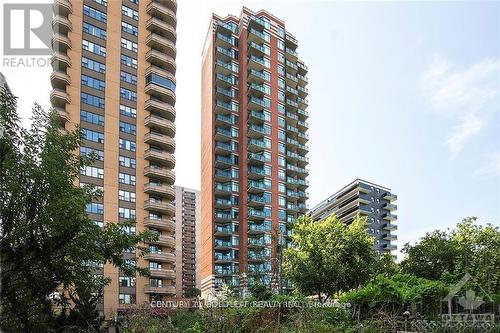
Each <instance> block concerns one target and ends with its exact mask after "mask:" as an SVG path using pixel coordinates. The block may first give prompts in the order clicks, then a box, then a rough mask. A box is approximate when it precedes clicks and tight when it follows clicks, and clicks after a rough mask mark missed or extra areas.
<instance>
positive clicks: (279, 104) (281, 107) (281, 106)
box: [278, 103, 285, 114]
mask: <svg viewBox="0 0 500 333" xmlns="http://www.w3.org/2000/svg"><path fill="white" fill-rule="evenodd" d="M278 112H279V113H281V114H285V106H284V105H283V104H281V103H278Z"/></svg>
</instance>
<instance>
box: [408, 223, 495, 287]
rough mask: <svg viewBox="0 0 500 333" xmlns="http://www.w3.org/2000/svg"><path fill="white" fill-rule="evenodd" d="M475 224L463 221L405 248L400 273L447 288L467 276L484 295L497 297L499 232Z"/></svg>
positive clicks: (428, 235) (429, 234)
mask: <svg viewBox="0 0 500 333" xmlns="http://www.w3.org/2000/svg"><path fill="white" fill-rule="evenodd" d="M476 222H477V219H476V218H475V217H469V218H465V219H463V220H462V221H461V222H460V223H458V224H457V226H456V228H455V229H451V230H447V231H439V230H437V231H434V232H432V233H428V234H426V235H425V236H424V237H422V238H421V239H420V241H419V242H418V243H417V244H415V245H410V244H405V246H404V247H403V253H404V254H405V258H404V260H403V261H402V262H401V269H402V271H403V272H404V273H408V274H413V275H416V276H419V277H423V278H426V279H430V280H442V281H444V282H446V283H448V284H451V283H455V282H457V281H458V280H460V279H461V278H462V277H463V276H464V275H465V274H466V273H469V274H471V275H472V277H473V278H474V280H475V282H476V283H477V284H479V285H480V286H481V287H482V288H483V289H484V290H485V291H487V292H488V293H490V294H497V295H498V294H500V270H499V269H498V268H499V267H500V230H499V228H498V227H494V226H492V225H487V226H482V225H479V224H477V223H476Z"/></svg>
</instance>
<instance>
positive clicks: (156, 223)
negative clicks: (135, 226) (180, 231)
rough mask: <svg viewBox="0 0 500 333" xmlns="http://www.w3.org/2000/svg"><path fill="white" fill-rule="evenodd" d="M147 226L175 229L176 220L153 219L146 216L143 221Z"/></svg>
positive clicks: (167, 229) (159, 228) (168, 229)
mask: <svg viewBox="0 0 500 333" xmlns="http://www.w3.org/2000/svg"><path fill="white" fill-rule="evenodd" d="M143 224H144V226H145V227H148V228H153V229H157V230H166V231H174V230H175V222H174V221H172V220H169V219H151V218H149V217H146V218H145V219H144V222H143Z"/></svg>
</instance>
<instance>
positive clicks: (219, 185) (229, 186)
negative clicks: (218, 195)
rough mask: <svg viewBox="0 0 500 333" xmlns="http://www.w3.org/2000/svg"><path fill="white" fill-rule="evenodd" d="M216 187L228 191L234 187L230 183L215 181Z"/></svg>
mask: <svg viewBox="0 0 500 333" xmlns="http://www.w3.org/2000/svg"><path fill="white" fill-rule="evenodd" d="M215 189H216V190H218V191H226V192H231V191H232V188H231V185H230V184H220V183H215Z"/></svg>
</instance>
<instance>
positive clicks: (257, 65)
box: [247, 55, 270, 71]
mask: <svg viewBox="0 0 500 333" xmlns="http://www.w3.org/2000/svg"><path fill="white" fill-rule="evenodd" d="M269 66H270V63H269V60H267V59H266V58H264V57H256V56H254V55H250V57H249V58H248V65H247V67H248V68H249V69H253V70H255V71H262V70H265V69H268V68H269Z"/></svg>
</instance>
